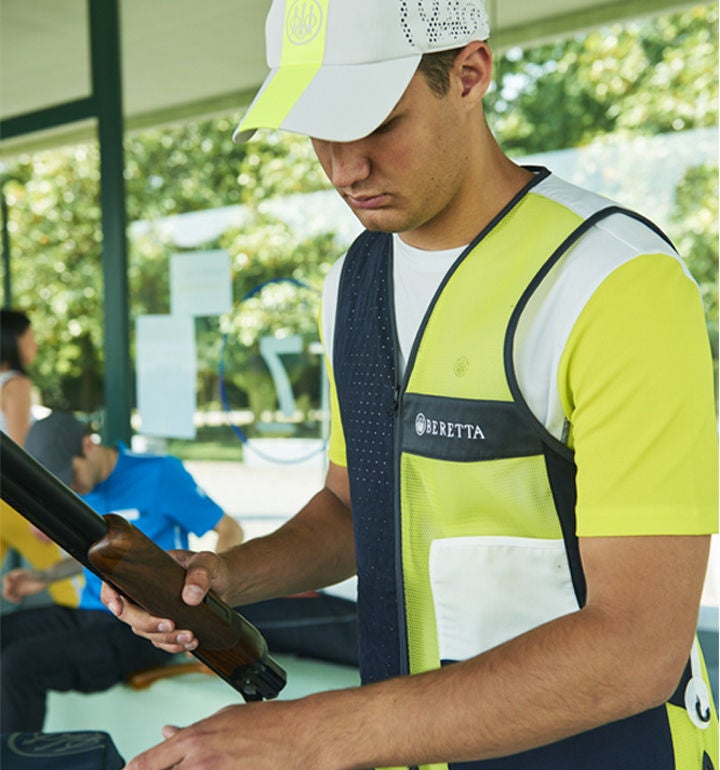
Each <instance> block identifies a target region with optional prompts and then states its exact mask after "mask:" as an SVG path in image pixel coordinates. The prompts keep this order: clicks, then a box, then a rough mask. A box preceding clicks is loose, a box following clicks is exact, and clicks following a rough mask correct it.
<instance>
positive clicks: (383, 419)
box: [333, 172, 717, 770]
mask: <svg viewBox="0 0 720 770" xmlns="http://www.w3.org/2000/svg"><path fill="white" fill-rule="evenodd" d="M546 176H547V172H544V174H543V173H539V174H538V179H537V180H536V181H535V183H534V184H538V183H540V182H541V181H542V180H543V179H544V178H545V177H546ZM532 187H533V185H530V186H529V187H528V188H526V190H524V191H523V192H522V193H521V194H520V195H518V196H517V198H516V199H515V200H514V201H512V202H511V203H510V204H509V205H508V207H507V208H506V209H505V210H504V211H503V212H502V213H501V214H500V215H499V216H498V217H497V219H496V220H495V221H494V222H492V223H491V224H490V225H489V226H488V227H487V228H486V229H485V230H484V231H483V232H482V233H480V235H479V236H478V237H477V238H476V239H475V241H474V242H473V243H472V244H470V246H469V247H468V248H467V249H466V250H465V251H464V252H463V254H462V255H461V256H460V257H459V258H458V260H457V261H456V263H455V264H454V265H453V267H452V268H451V270H450V271H449V272H448V275H447V276H446V277H445V279H444V281H443V283H442V285H441V286H440V288H439V290H438V292H437V293H436V295H435V297H434V299H433V301H432V302H431V306H430V308H429V309H428V311H427V313H426V315H425V317H424V319H423V322H422V324H421V328H420V330H419V332H418V334H417V337H416V340H415V343H414V345H413V349H412V352H411V354H410V356H409V360H408V362H407V366H406V370H405V373H404V375H403V376H402V378H401V377H400V375H399V365H398V343H397V335H396V333H395V316H394V310H393V285H392V284H393V281H392V275H393V271H392V239H391V236H389V235H387V234H383V233H367V232H366V233H364V234H363V235H361V236H360V237H359V238H358V240H357V241H356V242H355V243H354V244H353V246H352V247H351V249H350V250H349V252H348V254H347V255H346V258H345V264H344V266H343V272H342V276H341V279H340V286H339V294H338V300H337V315H336V324H335V333H334V342H333V370H334V374H335V382H336V388H337V394H338V402H339V408H340V414H341V418H342V425H343V431H344V434H345V442H346V451H347V466H348V471H349V474H350V492H351V498H352V503H353V519H354V528H355V544H356V558H357V569H358V613H359V624H360V667H361V674H362V678H363V682H364V683H368V682H373V681H378V680H382V679H386V678H388V677H392V676H397V675H403V674H408V673H418V672H422V671H426V670H430V669H435V668H438V667H439V666H441V665H445V664H449V663H452V662H453V661H458V660H463V659H466V658H469V657H472V656H474V655H477V654H479V653H481V652H483V651H485V650H487V649H490V648H491V647H494V646H496V645H498V644H500V643H502V642H504V641H506V640H508V639H510V638H513V637H515V636H517V635H519V634H522V633H524V632H525V631H528V630H530V629H532V628H534V627H537V626H539V625H540V624H542V623H544V622H547V621H550V620H552V619H554V618H557V617H559V616H561V615H565V614H567V613H570V612H574V611H576V610H577V609H578V608H579V607H582V606H583V605H584V603H585V579H584V575H583V569H582V564H581V561H580V556H579V550H578V542H577V537H576V535H575V498H576V492H575V464H574V462H573V453H572V451H571V450H570V449H569V448H568V446H567V445H566V444H565V443H564V442H563V441H562V440H561V438H562V437H558V436H553V435H551V434H550V433H549V432H548V431H547V430H546V429H545V427H544V426H543V425H542V424H541V423H540V422H539V421H538V419H537V418H536V417H535V415H534V414H533V413H532V411H531V410H530V409H529V407H528V405H527V403H526V402H525V399H524V397H523V395H522V393H521V392H520V388H519V386H518V379H517V374H516V371H515V350H514V348H515V334H516V331H517V329H518V326H519V325H520V324H522V323H523V314H524V313H527V311H528V308H529V307H530V308H532V313H535V312H536V309H537V308H536V307H535V306H534V304H533V303H534V298H536V297H537V296H541V295H545V296H546V295H547V293H548V286H549V285H550V284H552V283H553V282H555V281H557V276H558V275H559V274H560V273H561V271H558V270H557V269H556V268H557V267H558V266H560V267H562V263H563V261H564V258H565V257H566V255H567V254H569V253H570V252H571V251H573V250H576V249H581V248H582V247H583V238H584V236H585V235H586V234H587V233H588V232H589V231H590V230H591V229H592V228H593V226H594V225H595V224H597V223H598V222H599V221H600V220H602V219H605V218H607V217H610V216H613V218H614V219H617V218H618V217H620V218H621V219H623V220H625V219H627V218H631V219H633V221H635V220H637V219H639V217H637V215H635V214H632V213H631V212H626V211H623V210H621V209H618V208H617V207H612V206H607V201H604V199H600V198H598V199H596V201H597V206H596V209H595V210H594V211H589V212H587V215H586V216H585V217H582V216H578V214H577V213H576V212H574V211H571V210H570V209H569V208H567V207H565V206H562V205H558V204H557V202H556V201H554V200H550V199H548V198H546V197H543V196H532V200H529V199H528V198H530V197H531V196H527V192H528V191H529V189H531V188H532ZM520 204H522V207H521V206H520ZM521 208H522V210H521V211H520V209H521ZM533 224H535V225H536V226H531V225H533ZM646 224H647V225H648V226H649V227H651V228H652V227H653V226H652V225H651V224H650V223H646ZM653 229H654V228H653ZM663 237H664V236H663ZM588 296H589V294H588ZM705 676H706V675H705V673H704V670H703V664H702V661H701V658H700V657H699V651H698V649H697V647H696V648H695V650H694V651H693V661H692V663H689V664H688V668H687V670H686V673H685V676H684V677H683V681H682V682H681V683H680V686H679V688H678V692H677V694H676V695H675V696H674V697H673V699H671V701H670V703H668V704H666V705H665V706H662V707H660V708H657V709H653V710H651V711H649V712H646V713H643V714H640V715H639V716H636V717H633V718H631V719H627V720H624V721H622V722H618V723H615V724H611V725H607V726H604V727H602V728H599V729H597V730H593V731H592V732H589V733H584V734H582V735H579V736H575V737H573V738H570V739H568V740H565V741H562V742H559V743H556V744H553V745H551V746H548V747H544V748H541V749H537V750H534V751H531V752H526V753H523V754H519V755H516V756H514V757H508V758H504V759H498V760H489V761H478V762H475V763H472V762H471V763H464V764H462V768H464V770H475V768H477V769H478V770H480V768H482V769H483V770H578V769H579V768H582V770H607V769H608V768H628V770H629V768H632V770H676V768H682V769H683V770H684V769H685V768H688V769H689V768H693V770H710V768H717V758H716V751H717V749H716V748H714V749H713V748H710V747H712V744H713V737H714V736H713V732H714V725H715V724H716V716H715V714H714V710H713V708H712V704H711V703H710V699H709V696H708V691H707V687H706V684H705ZM703 688H705V689H703ZM687 693H689V695H687V698H688V699H689V700H688V704H687V709H686V702H685V699H686V694H687ZM696 696H697V698H696ZM508 697H512V693H508ZM538 707H542V704H538ZM708 725H710V728H709V729H706V728H708ZM715 734H716V733H715ZM715 740H716V739H715ZM705 743H707V746H708V748H707V749H706V748H705V745H704V744H705ZM706 752H707V753H706ZM676 756H677V764H676V763H675V759H676ZM685 757H687V759H685ZM711 757H712V760H711ZM703 762H705V764H703ZM713 763H714V764H713ZM447 767H448V766H447V765H444V764H441V765H433V766H432V768H438V769H439V768H447ZM450 767H451V768H452V767H453V766H452V765H450ZM459 767H460V765H458V768H459Z"/></svg>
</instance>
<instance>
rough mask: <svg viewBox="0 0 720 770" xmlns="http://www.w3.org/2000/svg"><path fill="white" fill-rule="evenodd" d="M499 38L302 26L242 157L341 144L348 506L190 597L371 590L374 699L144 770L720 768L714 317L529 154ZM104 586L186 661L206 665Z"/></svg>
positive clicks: (413, 14) (295, 706)
mask: <svg viewBox="0 0 720 770" xmlns="http://www.w3.org/2000/svg"><path fill="white" fill-rule="evenodd" d="M488 34H489V31H488V20H487V16H486V13H485V10H484V7H483V5H482V3H481V2H480V0H444V1H443V0H440V2H434V3H432V4H430V3H426V2H422V0H404V1H403V2H398V3H395V2H388V0H324V1H323V2H321V0H309V1H308V2H298V1H297V0H295V1H293V0H287V1H283V0H278V1H277V2H274V3H273V5H272V8H271V10H270V15H269V17H268V22H267V44H268V61H269V63H270V65H271V68H272V71H271V73H270V75H269V76H268V79H267V80H266V83H265V84H264V86H263V88H262V90H261V91H260V93H259V95H258V97H256V100H255V102H254V103H253V104H252V105H251V107H250V109H249V110H248V113H247V114H246V116H245V117H244V119H243V121H242V122H241V124H240V126H239V128H238V131H237V132H236V136H237V138H238V139H239V140H241V141H244V140H247V139H248V138H249V136H250V135H251V134H252V132H253V130H254V129H256V128H258V127H271V128H284V129H287V130H290V131H295V132H298V133H302V134H307V135H308V136H310V137H311V138H312V141H313V145H314V147H315V150H316V152H317V155H318V158H319V159H320V162H321V164H322V165H323V168H324V169H325V171H326V173H327V175H328V177H329V178H330V180H331V182H332V183H333V185H334V186H335V187H336V189H337V191H338V192H339V194H340V195H341V196H342V197H343V199H344V200H345V201H346V202H347V203H348V205H349V206H350V207H351V209H352V210H353V211H354V212H355V214H356V215H357V216H358V218H359V219H360V221H361V222H362V223H363V224H364V225H365V227H366V228H367V232H366V233H364V234H363V235H361V236H360V238H359V239H358V240H357V241H356V243H355V244H354V245H353V246H352V247H351V248H350V250H349V252H348V254H347V255H346V256H345V257H344V259H343V260H342V262H341V264H339V265H338V267H337V268H336V269H335V271H334V272H333V273H331V275H330V276H329V278H328V281H327V284H326V288H325V296H324V306H323V321H322V330H323V337H324V341H325V345H326V348H327V354H328V363H329V369H330V372H331V375H332V382H333V407H334V409H333V426H332V437H331V446H330V460H331V463H330V466H329V471H328V474H327V480H326V485H325V487H324V489H322V490H321V491H320V492H319V493H318V494H317V495H316V496H315V497H314V498H313V499H312V500H311V501H310V502H309V503H308V504H307V506H306V507H305V508H304V509H303V510H301V511H300V512H299V513H298V514H297V516H296V517H295V518H294V519H293V520H291V521H290V522H289V523H288V524H287V525H285V526H284V527H283V528H281V529H280V530H278V531H277V532H276V533H273V534H272V535H270V536H269V537H267V538H264V539H259V540H257V541H254V542H248V543H246V544H243V545H242V546H239V547H238V548H235V549H233V550H232V551H230V552H229V553H226V554H223V555H221V556H220V557H216V556H212V555H204V554H200V555H196V556H194V557H192V558H188V559H185V560H184V564H185V566H186V567H187V578H186V585H185V591H184V594H183V596H184V599H185V601H187V602H188V603H190V604H195V603H197V602H199V601H200V599H201V597H202V596H203V595H204V593H205V592H206V591H207V590H208V588H209V587H210V586H212V587H213V588H214V589H215V590H217V591H219V592H220V593H221V594H222V595H224V596H225V597H226V598H227V599H228V600H230V601H232V602H235V603H241V604H242V603H244V602H252V601H256V600H258V599H261V598H266V597H268V596H276V595H281V594H283V593H288V592H292V591H301V590H307V589H311V588H316V587H319V586H322V585H326V584H329V583H333V582H336V581H338V580H340V579H342V578H344V577H346V576H348V575H350V574H352V573H354V572H355V571H357V574H358V594H359V595H358V607H359V627H360V666H361V673H362V676H363V681H364V684H365V686H363V687H360V688H358V689H355V690H344V691H340V692H329V693H323V694H320V695H314V696H311V697H309V698H305V699H303V700H300V701H296V702H286V703H283V702H277V703H260V704H251V705H243V706H239V707H232V708H230V709H225V710H223V711H222V712H220V713H218V714H216V715H214V716H212V717H210V718H208V719H206V720H203V721H202V722H200V723H198V724H197V725H192V726H189V727H186V728H184V729H178V728H173V727H168V728H166V730H165V731H164V732H165V738H166V741H165V742H164V743H163V744H161V745H159V746H157V747H155V748H153V749H151V750H150V751H148V752H146V753H145V754H143V755H141V756H140V757H138V758H136V759H135V760H134V761H133V762H131V763H130V764H129V765H128V767H129V768H130V769H131V770H136V769H137V770H167V769H168V768H171V767H172V768H177V770H190V768H196V767H201V766H202V767H209V766H212V767H213V768H214V769H216V770H224V769H225V768H233V770H237V769H239V768H245V767H247V768H253V769H254V770H259V769H260V768H263V769H265V768H267V770H270V768H283V770H288V769H289V768H298V770H299V769H300V768H303V769H304V768H314V769H315V770H340V769H341V768H343V769H344V768H367V767H388V766H393V767H396V766H404V767H406V766H413V767H416V766H422V767H428V768H429V767H432V768H444V767H450V768H453V767H460V766H462V767H463V768H468V770H469V768H473V769H474V768H478V770H479V769H480V768H491V769H492V770H578V768H582V770H601V769H602V770H606V769H607V768H616V767H617V768H630V767H632V768H633V770H671V769H672V768H686V767H687V768H705V769H707V768H717V767H718V760H717V721H716V715H715V713H714V709H713V704H712V702H711V698H710V696H709V690H708V685H707V681H706V675H705V673H704V670H703V664H702V660H701V656H700V653H699V650H698V648H697V646H696V644H695V643H694V634H695V626H696V622H697V615H698V606H699V601H700V594H701V590H702V585H703V578H704V574H705V569H706V563H707V555H708V546H709V534H710V533H712V532H713V531H715V529H716V524H717V521H716V519H717V500H716V490H717V483H716V473H717V442H716V434H715V425H714V423H715V418H714V406H713V395H714V394H713V386H712V374H711V361H710V352H709V345H708V341H707V338H706V332H705V326H704V320H703V311H702V307H701V303H700V299H699V295H698V292H697V289H696V287H695V285H694V283H693V281H692V279H691V278H690V276H689V275H688V274H687V272H686V271H685V269H684V267H683V265H682V263H681V261H680V260H679V258H678V257H677V254H676V253H675V251H674V250H673V248H672V246H671V245H670V244H669V243H668V242H667V240H666V239H665V238H664V237H663V236H662V234H661V233H659V232H658V231H657V229H656V228H655V227H654V226H653V225H651V224H650V223H648V222H646V221H644V220H642V219H641V218H640V217H638V216H637V215H635V214H632V213H630V212H624V211H622V210H620V209H618V208H617V207H614V206H613V205H612V204H611V203H610V202H609V201H606V200H604V199H601V198H599V197H598V196H595V195H593V194H591V193H588V192H587V191H583V190H580V189H577V188H574V187H572V186H570V185H568V184H566V183H564V182H563V181H562V180H559V179H557V178H555V177H554V176H552V174H550V172H548V171H547V170H545V169H538V168H521V167H519V166H517V165H516V164H514V163H513V162H512V161H511V160H510V159H508V158H507V157H506V156H505V155H504V154H503V153H502V151H501V150H500V148H499V147H498V145H497V143H496V141H495V140H494V138H493V136H492V135H491V133H490V131H489V129H488V126H487V124H486V122H485V116H484V113H483V97H484V96H485V94H486V93H487V90H488V88H489V86H490V83H491V73H492V58H491V53H490V50H489V48H488V46H487V43H486V42H485V40H486V38H487V37H488ZM103 590H104V594H103V598H104V601H105V602H106V604H107V605H108V607H109V608H110V609H111V610H112V611H113V612H115V614H117V615H119V616H120V617H121V618H123V619H124V620H126V622H128V623H130V624H131V625H133V627H134V628H135V630H136V631H137V632H138V633H141V634H144V635H146V636H147V637H148V638H150V639H152V640H153V641H154V642H155V643H156V644H158V645H159V646H161V647H163V648H164V649H168V650H171V651H177V650H181V649H184V648H188V649H192V648H193V647H194V645H195V644H196V640H195V638H194V636H193V634H192V630H189V629H176V628H174V626H173V624H172V622H171V621H169V620H167V619H160V618H152V617H149V616H148V615H147V613H144V612H141V611H140V610H139V609H138V608H137V607H134V606H132V605H131V604H129V603H127V602H125V601H124V600H123V599H122V597H120V596H119V595H118V594H117V593H116V592H113V591H112V590H110V589H109V588H104V589H103ZM458 763H466V764H462V765H461V764H458Z"/></svg>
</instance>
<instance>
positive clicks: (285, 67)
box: [238, 0, 330, 130]
mask: <svg viewBox="0 0 720 770" xmlns="http://www.w3.org/2000/svg"><path fill="white" fill-rule="evenodd" d="M329 2H330V0H288V2H287V3H286V5H285V19H284V30H283V46H282V54H281V58H280V68H279V70H278V71H277V72H276V73H275V75H274V77H273V78H272V79H271V80H269V81H268V82H267V83H266V85H265V88H264V90H263V94H262V97H261V98H260V99H258V100H257V102H256V104H255V105H254V106H253V108H252V109H251V110H250V111H249V112H248V113H247V114H246V115H245V117H244V118H243V119H242V120H241V122H240V126H239V128H238V130H243V129H245V128H246V127H247V126H248V125H250V126H251V127H256V126H257V127H272V128H277V127H279V126H280V125H281V124H282V122H283V120H285V118H286V117H287V116H288V114H289V113H290V111H291V110H292V108H293V107H294V106H295V104H296V102H297V101H298V99H299V98H300V97H301V96H302V94H303V93H304V92H305V89H306V88H307V87H308V86H309V85H310V83H311V82H312V79H313V78H314V77H315V75H316V74H317V73H318V70H319V69H320V67H321V66H322V62H323V57H324V55H325V38H326V34H327V10H328V5H329Z"/></svg>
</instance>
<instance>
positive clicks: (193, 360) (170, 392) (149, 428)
mask: <svg viewBox="0 0 720 770" xmlns="http://www.w3.org/2000/svg"><path fill="white" fill-rule="evenodd" d="M136 332H137V337H136V340H137V361H136V364H137V402H138V411H139V413H140V419H141V421H142V426H141V431H142V433H144V434H146V435H150V436H167V437H171V438H195V424H194V421H193V417H194V415H195V409H196V379H197V351H196V346H195V321H194V319H193V318H192V316H172V315H145V316H140V317H139V318H138V319H137V326H136Z"/></svg>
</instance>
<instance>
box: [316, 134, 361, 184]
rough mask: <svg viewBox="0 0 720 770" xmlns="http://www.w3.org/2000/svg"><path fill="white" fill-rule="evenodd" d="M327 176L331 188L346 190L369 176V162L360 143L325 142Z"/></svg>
mask: <svg viewBox="0 0 720 770" xmlns="http://www.w3.org/2000/svg"><path fill="white" fill-rule="evenodd" d="M325 144H326V151H327V157H328V160H329V168H328V169H327V171H328V176H329V177H330V181H331V182H332V184H333V186H334V187H336V188H338V189H347V188H350V187H352V186H353V185H355V184H357V183H358V182H364V181H365V180H366V179H367V178H368V176H370V160H369V158H368V155H367V152H366V147H365V145H364V143H363V142H362V141H357V142H326V143H325Z"/></svg>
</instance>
